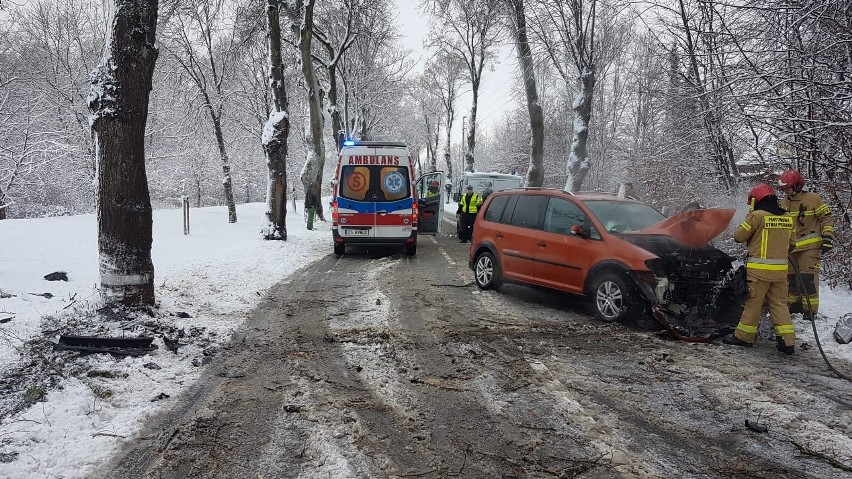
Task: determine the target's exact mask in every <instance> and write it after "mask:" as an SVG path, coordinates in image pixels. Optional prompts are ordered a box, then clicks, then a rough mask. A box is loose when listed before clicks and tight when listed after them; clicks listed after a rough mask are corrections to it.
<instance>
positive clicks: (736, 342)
mask: <svg viewBox="0 0 852 479" xmlns="http://www.w3.org/2000/svg"><path fill="white" fill-rule="evenodd" d="M722 343H723V344H730V345H732V346H742V347H746V348H750V347H752V346H754V345H753V344H752V343H750V342H748V341H743V340H742V339H740V338H738V337H736V336H734V335H733V334H731V335H730V336H725V337H724V338H722Z"/></svg>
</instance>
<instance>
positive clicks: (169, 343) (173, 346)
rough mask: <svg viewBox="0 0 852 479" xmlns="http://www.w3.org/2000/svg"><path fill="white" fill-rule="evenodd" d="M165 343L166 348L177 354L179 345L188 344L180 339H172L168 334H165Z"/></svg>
mask: <svg viewBox="0 0 852 479" xmlns="http://www.w3.org/2000/svg"><path fill="white" fill-rule="evenodd" d="M163 344H165V345H166V349H168V350H169V351H171V352H173V353H175V354H177V352H178V348H179V347H181V346H186V343H182V342H180V340H179V339H171V338H169V337H168V336H163Z"/></svg>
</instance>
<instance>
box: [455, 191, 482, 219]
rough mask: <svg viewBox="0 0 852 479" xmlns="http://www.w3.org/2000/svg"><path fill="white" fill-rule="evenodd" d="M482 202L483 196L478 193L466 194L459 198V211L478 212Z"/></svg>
mask: <svg viewBox="0 0 852 479" xmlns="http://www.w3.org/2000/svg"><path fill="white" fill-rule="evenodd" d="M481 204H482V197H481V196H479V195H478V194H476V193H471V194H470V195H468V194H464V195H462V197H461V200H459V211H458V212H459V213H471V214H476V212H477V211H479V206H480V205H481Z"/></svg>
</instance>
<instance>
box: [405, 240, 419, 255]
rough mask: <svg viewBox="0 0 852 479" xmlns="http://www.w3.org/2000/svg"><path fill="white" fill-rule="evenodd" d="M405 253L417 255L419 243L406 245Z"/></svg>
mask: <svg viewBox="0 0 852 479" xmlns="http://www.w3.org/2000/svg"><path fill="white" fill-rule="evenodd" d="M405 254H406V255H408V256H414V255H416V254H417V243H414V244H407V245H405Z"/></svg>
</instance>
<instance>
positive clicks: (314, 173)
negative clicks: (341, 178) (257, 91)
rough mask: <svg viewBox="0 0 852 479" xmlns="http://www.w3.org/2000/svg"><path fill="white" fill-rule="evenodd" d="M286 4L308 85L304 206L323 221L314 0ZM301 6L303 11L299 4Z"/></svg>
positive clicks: (323, 148) (323, 165)
mask: <svg viewBox="0 0 852 479" xmlns="http://www.w3.org/2000/svg"><path fill="white" fill-rule="evenodd" d="M292 3H293V4H290V5H286V4H285V6H284V8H286V9H287V12H288V15H289V16H290V20H291V30H292V31H293V34H294V35H295V37H296V38H298V39H299V55H300V58H301V60H302V75H303V76H304V77H305V84H306V85H307V87H308V109H309V116H310V130H309V131H308V134H307V142H308V145H307V146H308V152H307V153H308V157H307V159H306V161H305V165H304V167H302V174H301V175H300V180H301V181H302V184H303V185H304V187H305V209H308V208H313V209H314V212H315V213H316V215H317V218H318V219H320V220H322V221H325V217H324V216H323V213H322V211H323V208H322V172H323V169H325V143H324V142H323V138H322V134H323V117H322V90H320V86H319V80H318V79H317V75H316V72H315V71H314V61H313V57H312V56H311V44H312V38H313V28H314V4H315V3H316V0H308V1H307V3H304V2H303V1H301V0H299V1H295V2H292ZM303 5H304V12H303V11H302V6H303Z"/></svg>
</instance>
